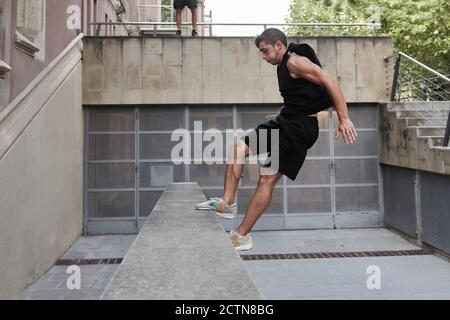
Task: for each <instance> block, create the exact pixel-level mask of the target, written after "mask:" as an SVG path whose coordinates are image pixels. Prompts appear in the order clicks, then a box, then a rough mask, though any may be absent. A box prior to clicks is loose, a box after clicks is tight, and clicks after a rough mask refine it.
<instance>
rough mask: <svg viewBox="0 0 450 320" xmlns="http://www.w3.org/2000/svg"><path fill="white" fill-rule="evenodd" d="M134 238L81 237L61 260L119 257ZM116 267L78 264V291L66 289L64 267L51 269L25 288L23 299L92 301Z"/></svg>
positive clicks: (123, 254)
mask: <svg viewBox="0 0 450 320" xmlns="http://www.w3.org/2000/svg"><path fill="white" fill-rule="evenodd" d="M135 238H136V236H135V235H125V236H122V235H119V236H93V237H81V238H80V239H78V241H77V242H75V243H74V245H73V246H72V247H71V248H70V249H69V251H67V252H66V254H65V255H64V256H63V257H62V258H61V259H64V260H66V259H72V260H75V259H105V258H123V257H124V256H125V254H126V252H127V251H128V249H129V248H130V246H131V244H132V243H133V241H134V239H135ZM118 267H119V265H118V264H98V265H80V269H81V289H80V290H69V289H67V280H68V277H69V276H70V274H67V273H66V270H67V268H68V266H54V267H53V268H51V269H50V270H49V271H48V272H47V273H46V274H45V275H44V276H42V277H41V278H40V279H39V280H38V281H36V282H35V283H34V284H33V285H31V286H30V287H29V288H28V289H26V290H25V291H24V292H23V294H22V296H23V299H27V300H80V299H84V300H94V299H99V298H100V296H101V294H102V293H103V290H105V288H106V285H107V284H108V282H109V281H110V280H111V278H112V276H113V275H114V272H115V271H116V270H117V268H118Z"/></svg>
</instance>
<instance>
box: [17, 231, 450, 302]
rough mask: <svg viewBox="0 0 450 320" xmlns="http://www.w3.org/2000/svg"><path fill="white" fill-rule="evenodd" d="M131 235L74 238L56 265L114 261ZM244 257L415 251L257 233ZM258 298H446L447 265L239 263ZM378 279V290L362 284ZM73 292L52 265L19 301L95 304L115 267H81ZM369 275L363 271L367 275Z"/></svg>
mask: <svg viewBox="0 0 450 320" xmlns="http://www.w3.org/2000/svg"><path fill="white" fill-rule="evenodd" d="M134 239H135V236H96V237H81V238H80V239H79V240H78V241H77V242H76V243H75V244H74V245H73V246H72V248H71V249H70V250H69V251H68V252H67V253H66V254H65V255H64V257H62V259H102V258H121V257H123V256H124V255H125V253H126V251H127V250H128V248H129V247H130V246H131V244H132V242H133V241H134ZM253 243H254V249H253V250H251V251H249V252H246V253H244V254H252V255H254V254H273V253H311V252H314V253H317V252H362V251H393V250H417V249H420V248H419V247H417V246H415V245H412V244H410V243H409V242H407V241H406V240H404V239H403V238H402V237H400V236H398V235H396V234H394V233H393V232H391V231H389V230H386V229H382V228H379V229H350V230H348V229H347V230H314V231H312V230H311V231H309V230H308V231H264V232H254V233H253ZM244 264H245V266H246V267H247V269H248V271H249V273H250V275H251V277H252V279H253V280H254V281H255V283H256V285H257V287H258V289H259V290H260V291H261V293H262V294H263V296H264V297H265V298H266V299H289V300H290V299H450V263H449V262H447V261H445V260H443V259H441V258H439V257H436V256H433V255H424V256H384V257H365V258H362V257H361V258H324V259H297V260H260V261H254V260H252V261H244ZM370 266H376V267H377V268H378V269H377V270H378V271H379V272H380V285H381V288H380V289H372V290H370V289H368V287H367V280H368V278H369V277H373V276H374V274H372V273H371V274H368V273H367V271H368V270H367V269H368V268H369V267H370ZM80 268H81V290H68V289H67V287H66V282H67V278H68V277H69V275H68V274H66V269H67V266H54V267H53V268H52V269H51V270H50V271H49V272H48V273H47V274H45V275H44V276H43V277H42V278H41V279H39V280H38V281H37V282H35V283H34V284H33V285H32V286H31V287H29V288H28V289H27V290H25V291H24V293H23V298H24V299H98V298H99V297H100V295H101V294H102V292H103V290H104V288H105V287H106V285H107V283H108V282H109V280H110V279H111V278H112V276H113V274H114V272H115V271H116V269H117V268H118V265H117V264H100V265H81V266H80ZM369 271H370V270H369Z"/></svg>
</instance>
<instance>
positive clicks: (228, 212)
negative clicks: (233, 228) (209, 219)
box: [197, 198, 236, 219]
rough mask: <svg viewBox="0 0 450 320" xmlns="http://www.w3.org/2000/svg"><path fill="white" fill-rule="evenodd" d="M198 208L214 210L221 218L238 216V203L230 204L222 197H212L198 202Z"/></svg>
mask: <svg viewBox="0 0 450 320" xmlns="http://www.w3.org/2000/svg"><path fill="white" fill-rule="evenodd" d="M197 209H198V210H212V211H214V213H215V214H216V215H217V216H218V217H220V218H225V219H234V218H235V217H236V203H233V204H232V205H229V204H228V203H226V202H225V201H223V199H221V198H211V199H209V200H207V201H205V202H202V203H198V204H197Z"/></svg>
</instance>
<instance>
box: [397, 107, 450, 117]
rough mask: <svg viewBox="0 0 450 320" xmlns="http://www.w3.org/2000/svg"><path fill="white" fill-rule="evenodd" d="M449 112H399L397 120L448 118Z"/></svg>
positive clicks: (437, 110)
mask: <svg viewBox="0 0 450 320" xmlns="http://www.w3.org/2000/svg"><path fill="white" fill-rule="evenodd" d="M448 113H449V110H444V109H426V110H424V109H414V110H410V109H409V110H397V111H396V114H397V118H440V117H443V118H444V117H448Z"/></svg>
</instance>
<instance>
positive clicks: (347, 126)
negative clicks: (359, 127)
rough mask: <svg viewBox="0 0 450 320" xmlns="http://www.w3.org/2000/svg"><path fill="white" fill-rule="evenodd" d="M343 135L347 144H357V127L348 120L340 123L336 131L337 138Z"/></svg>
mask: <svg viewBox="0 0 450 320" xmlns="http://www.w3.org/2000/svg"><path fill="white" fill-rule="evenodd" d="M341 133H342V138H343V139H344V142H345V143H346V144H350V143H353V142H355V141H356V137H358V134H357V133H356V129H355V126H354V125H353V123H352V122H351V121H350V119H348V118H347V119H342V120H340V121H339V127H338V128H337V129H336V138H338V137H339V134H341Z"/></svg>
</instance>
